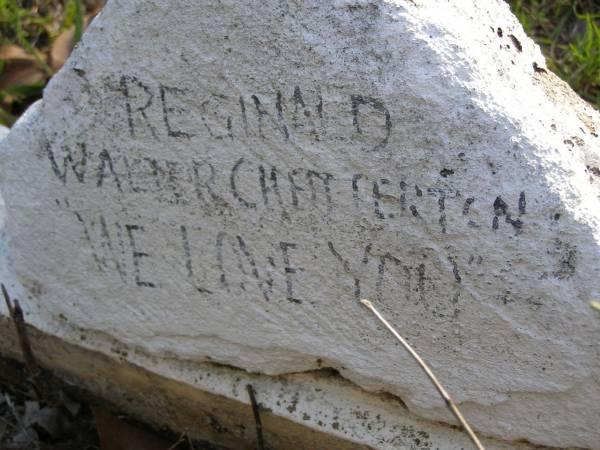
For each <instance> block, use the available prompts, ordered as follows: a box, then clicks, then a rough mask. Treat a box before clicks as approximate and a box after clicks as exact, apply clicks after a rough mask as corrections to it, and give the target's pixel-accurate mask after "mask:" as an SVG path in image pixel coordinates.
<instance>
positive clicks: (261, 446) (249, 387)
mask: <svg viewBox="0 0 600 450" xmlns="http://www.w3.org/2000/svg"><path fill="white" fill-rule="evenodd" d="M246 389H247V390H248V396H249V397H250V403H251V404H252V413H253V414H254V423H255V425H256V443H257V447H258V450H265V442H264V440H263V434H262V422H261V421H260V411H259V410H258V403H256V397H255V396H254V388H253V387H252V385H251V384H248V385H246Z"/></svg>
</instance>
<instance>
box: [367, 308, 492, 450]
mask: <svg viewBox="0 0 600 450" xmlns="http://www.w3.org/2000/svg"><path fill="white" fill-rule="evenodd" d="M360 302H361V303H362V304H363V305H365V306H366V307H367V308H369V309H370V310H371V312H372V313H373V314H375V316H376V317H377V318H378V319H379V320H380V321H381V323H383V324H384V325H385V326H386V328H387V329H388V330H390V332H391V333H392V334H393V335H394V336H395V337H396V339H398V340H399V341H400V343H401V344H402V345H403V346H404V348H405V349H406V350H408V352H409V353H410V354H411V355H412V357H413V358H415V360H416V361H417V363H419V366H421V369H423V371H424V372H425V373H426V374H427V376H428V377H429V379H430V380H431V382H432V383H433V385H434V386H435V388H436V389H437V390H438V392H439V393H440V395H441V396H442V398H443V399H444V401H445V402H446V406H448V408H449V409H450V411H452V414H454V417H456V418H457V419H458V421H459V422H460V424H461V425H462V427H463V428H464V430H465V431H466V432H467V434H468V435H469V437H470V438H471V440H472V441H473V444H475V447H477V449H478V450H485V448H484V447H483V445H481V442H479V438H477V436H476V435H475V432H473V430H472V429H471V426H470V425H469V424H468V423H467V421H466V420H465V418H464V417H463V415H462V414H461V412H460V411H459V410H458V407H457V406H456V404H455V403H454V401H453V400H452V398H450V395H448V393H447V392H446V389H444V387H443V386H442V385H441V384H440V382H439V381H438V379H437V378H436V377H435V375H434V374H433V372H432V371H431V369H430V368H429V367H428V366H427V364H425V361H423V360H422V359H421V357H420V356H419V355H418V354H417V352H416V351H415V350H414V349H413V348H412V347H411V346H410V345H409V343H408V342H406V341H405V340H404V338H403V337H402V336H400V334H399V333H398V332H397V331H396V330H395V329H394V327H392V325H390V323H389V322H388V321H387V320H385V319H384V318H383V316H382V315H381V314H380V313H379V311H377V310H376V309H375V307H374V306H373V304H372V303H371V302H370V301H369V300H367V299H362V300H361V301H360Z"/></svg>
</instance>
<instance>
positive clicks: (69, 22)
mask: <svg viewBox="0 0 600 450" xmlns="http://www.w3.org/2000/svg"><path fill="white" fill-rule="evenodd" d="M85 12H86V5H85V3H84V0H62V1H61V0H0V47H2V46H7V45H16V46H18V47H20V48H21V49H22V50H24V51H25V52H26V53H27V54H29V55H31V61H32V63H29V65H30V66H31V65H32V64H33V65H35V66H37V68H38V69H39V71H40V72H41V73H42V77H41V80H40V81H37V82H35V83H30V84H18V83H9V84H8V83H2V80H3V77H5V76H8V75H10V74H8V73H7V72H8V71H11V70H23V68H22V64H21V65H20V64H19V63H15V64H11V62H13V63H14V61H8V60H3V59H0V86H1V89H0V123H1V124H4V125H11V124H12V123H13V122H14V121H15V120H16V119H17V118H18V116H19V115H20V114H21V113H22V112H23V110H24V109H25V108H26V107H27V106H29V105H30V104H31V103H32V102H34V101H35V100H37V99H38V98H40V97H41V95H42V90H43V88H44V86H45V84H46V83H47V81H48V79H49V78H50V77H51V76H52V75H53V74H54V70H53V69H52V68H51V67H50V64H49V62H48V61H49V53H50V50H51V48H52V43H53V42H54V40H55V39H56V38H57V37H58V36H59V35H60V34H61V33H63V32H64V31H65V30H67V29H69V28H71V27H74V39H73V40H74V42H77V41H79V39H80V38H81V35H82V33H83V24H84V15H85ZM15 73H17V72H15Z"/></svg>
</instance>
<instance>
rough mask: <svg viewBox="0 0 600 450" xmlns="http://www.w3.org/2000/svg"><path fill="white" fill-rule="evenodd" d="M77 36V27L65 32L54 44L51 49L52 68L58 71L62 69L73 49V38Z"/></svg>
mask: <svg viewBox="0 0 600 450" xmlns="http://www.w3.org/2000/svg"><path fill="white" fill-rule="evenodd" d="M74 36H75V27H71V28H69V29H68V30H65V31H63V32H62V33H60V35H59V36H58V37H57V38H56V39H55V40H54V42H53V43H52V48H51V49H50V67H52V70H54V71H57V70H58V69H60V68H61V67H62V66H63V64H64V63H65V61H66V60H67V58H68V57H69V55H70V54H71V50H72V49H73V37H74Z"/></svg>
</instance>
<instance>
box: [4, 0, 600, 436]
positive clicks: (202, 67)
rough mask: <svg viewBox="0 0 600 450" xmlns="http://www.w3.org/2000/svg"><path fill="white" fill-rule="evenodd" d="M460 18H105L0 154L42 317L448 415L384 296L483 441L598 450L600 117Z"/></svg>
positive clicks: (314, 12) (527, 54) (501, 26)
mask: <svg viewBox="0 0 600 450" xmlns="http://www.w3.org/2000/svg"><path fill="white" fill-rule="evenodd" d="M450 3H451V4H449V3H444V2H402V1H336V2H331V3H330V2H316V1H315V2H302V3H301V4H298V3H296V2H292V1H285V0H282V1H274V0H273V1H261V2H234V1H223V2H219V3H213V2H202V3H199V2H187V1H183V0H176V1H168V2H167V1H164V0H159V1H155V2H142V1H134V0H120V1H119V0H115V1H111V2H109V3H108V5H107V7H106V8H105V10H104V11H103V12H102V14H101V15H100V17H99V18H98V19H96V20H95V21H94V23H93V24H92V26H91V27H90V29H89V31H88V32H87V33H86V35H85V37H84V40H83V42H82V43H81V44H80V45H79V47H78V48H77V49H76V51H75V52H74V54H73V56H72V57H71V58H70V60H69V61H68V63H67V64H66V66H65V67H64V68H63V70H61V72H60V73H59V74H58V75H57V76H56V77H55V78H54V79H53V80H52V82H51V83H50V85H49V87H48V88H47V90H46V92H45V95H44V100H43V102H42V103H39V104H37V105H36V106H34V107H33V108H32V109H31V110H30V111H29V112H28V113H27V114H26V116H25V117H24V118H22V119H21V120H20V121H19V122H18V124H17V125H15V127H14V128H13V130H12V131H11V133H10V134H9V136H8V138H7V139H6V140H4V141H3V142H2V144H1V145H0V147H1V149H2V150H1V157H0V158H1V170H2V173H1V180H0V189H1V192H2V195H3V197H4V200H5V202H6V211H7V217H6V230H5V233H6V236H7V240H8V243H7V244H4V247H5V248H4V249H3V254H5V259H6V263H5V264H3V266H2V268H1V269H2V270H1V272H2V277H3V279H5V280H10V281H11V283H9V284H10V285H11V289H12V290H13V291H14V292H15V293H17V294H18V295H20V297H21V298H22V301H23V304H24V307H25V308H26V309H27V311H28V313H29V316H28V318H29V319H28V320H30V321H31V322H32V323H34V324H35V325H36V326H38V327H40V328H42V329H43V330H45V331H48V332H51V333H54V334H56V335H59V336H61V337H63V338H64V339H68V340H72V341H73V340H79V338H80V335H81V334H82V333H83V334H85V335H89V336H92V335H93V336H95V338H96V339H105V340H106V342H111V341H113V340H114V341H118V342H120V343H121V344H123V345H125V346H127V347H131V348H136V349H138V350H139V351H141V352H144V353H146V354H149V355H156V356H161V357H171V358H176V359H179V360H196V361H200V360H205V359H208V358H210V359H211V360H213V361H218V362H221V363H226V364H229V365H232V366H236V367H240V368H243V369H246V370H248V371H252V372H260V373H263V374H267V375H269V374H271V375H273V374H284V373H290V372H299V371H309V370H312V369H316V368H320V367H333V368H335V369H336V370H338V371H339V372H340V373H341V374H342V375H343V376H344V377H345V378H347V379H348V380H351V381H352V382H354V383H356V384H358V385H359V386H361V387H363V388H364V389H366V390H370V391H378V392H379V391H384V392H389V393H391V394H394V395H397V396H399V397H401V398H402V399H403V401H404V402H406V404H407V405H408V407H409V408H410V409H411V410H412V411H413V412H414V413H416V414H418V415H420V416H422V417H425V418H429V419H433V420H439V421H451V420H452V419H451V418H450V417H449V415H448V414H447V412H446V410H445V408H444V405H443V403H442V401H441V400H440V398H439V397H438V396H437V394H436V392H435V390H434V389H433V388H432V386H431V385H430V383H429V381H428V380H427V379H426V378H425V377H424V376H423V375H422V373H421V372H420V371H419V369H418V367H417V366H416V365H415V364H414V362H413V361H412V360H411V359H410V357H409V356H408V355H407V354H406V353H405V352H404V351H402V349H401V348H400V347H398V345H397V344H396V343H395V342H394V341H393V340H392V339H391V338H390V336H389V335H388V333H386V332H385V331H384V330H383V329H382V328H381V327H380V326H379V325H378V324H377V323H376V322H375V321H374V319H373V318H372V317H371V316H369V314H368V313H367V312H366V310H365V309H364V308H363V307H362V306H361V305H360V304H359V303H358V302H357V299H358V298H359V297H367V298H370V299H372V300H373V301H374V303H375V304H376V306H377V307H379V308H380V309H381V311H382V312H383V313H384V314H385V315H386V316H387V317H388V318H389V319H390V320H391V321H392V322H393V323H395V324H396V325H397V326H398V328H399V330H400V331H401V333H403V334H404V335H405V336H406V337H407V338H408V339H409V340H410V341H411V342H412V343H413V344H414V345H415V346H416V348H417V349H418V351H419V352H420V353H422V355H423V357H424V358H425V359H426V360H427V361H429V362H430V363H431V365H432V366H433V368H434V370H435V371H436V372H437V373H438V374H439V376H440V378H441V379H442V380H443V381H444V382H445V384H446V385H447V387H448V390H449V391H450V392H451V393H452V395H453V396H454V398H455V399H456V400H457V401H458V402H460V403H462V407H463V409H464V411H465V413H466V415H467V416H468V417H469V418H470V420H471V421H472V422H473V424H474V426H475V428H477V429H478V430H479V431H480V432H481V433H483V434H485V435H490V436H496V437H500V438H502V439H505V440H509V441H511V440H518V439H525V440H529V441H531V442H534V443H540V444H547V445H555V446H582V447H591V448H600V446H599V444H598V442H600V431H599V430H600V428H599V427H598V420H597V418H598V416H599V414H600V401H599V400H600V387H599V383H598V379H599V375H600V368H599V361H600V358H599V351H598V345H597V339H598V332H599V331H600V319H599V318H598V316H597V314H596V313H595V312H594V311H592V310H591V309H590V308H589V305H588V302H589V300H590V299H591V298H594V297H597V296H598V294H599V287H598V280H599V279H600V276H599V275H600V265H599V263H598V261H599V256H600V255H599V253H600V252H599V247H598V241H599V238H600V232H599V231H600V226H599V225H600V224H599V218H600V213H599V211H598V206H597V205H598V194H599V189H598V186H599V178H598V175H599V174H600V171H599V169H598V167H599V166H600V153H599V150H598V149H599V144H598V137H597V132H596V130H597V129H598V123H599V120H598V119H599V118H598V114H597V113H596V112H595V111H593V110H592V109H591V108H590V107H588V106H585V105H583V104H582V103H581V102H580V101H579V99H577V98H575V97H574V96H572V94H571V93H570V92H569V91H568V89H565V88H564V87H563V86H562V85H561V84H560V83H559V82H557V81H556V80H555V79H554V78H553V77H552V76H551V75H550V74H548V73H545V72H544V71H545V69H544V61H543V58H542V57H541V54H540V52H539V49H538V48H537V47H535V46H534V44H533V43H532V42H531V41H530V40H529V39H527V38H526V37H525V35H524V33H523V30H522V29H521V27H520V26H519V25H518V23H517V21H516V19H515V18H514V17H513V16H512V15H511V14H510V12H509V9H508V6H507V5H506V4H504V3H503V2H500V1H490V2H475V1H471V0H463V1H459V2H450ZM82 345H86V344H85V343H84V344H82ZM173 376H174V377H177V373H174V374H173Z"/></svg>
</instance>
